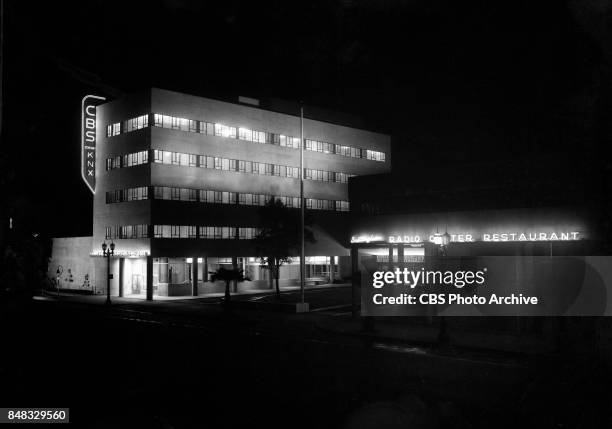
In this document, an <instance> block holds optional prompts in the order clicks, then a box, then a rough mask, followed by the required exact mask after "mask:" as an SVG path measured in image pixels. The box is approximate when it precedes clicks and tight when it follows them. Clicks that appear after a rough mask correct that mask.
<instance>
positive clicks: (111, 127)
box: [106, 122, 121, 137]
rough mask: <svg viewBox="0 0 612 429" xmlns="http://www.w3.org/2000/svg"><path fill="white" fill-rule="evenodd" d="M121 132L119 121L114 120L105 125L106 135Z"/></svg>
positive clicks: (109, 135)
mask: <svg viewBox="0 0 612 429" xmlns="http://www.w3.org/2000/svg"><path fill="white" fill-rule="evenodd" d="M120 133H121V122H116V123H114V124H111V125H109V126H107V127H106V137H113V136H117V135H119V134H120Z"/></svg>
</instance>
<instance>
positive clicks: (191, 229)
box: [187, 226, 197, 238]
mask: <svg viewBox="0 0 612 429" xmlns="http://www.w3.org/2000/svg"><path fill="white" fill-rule="evenodd" d="M187 236H188V237H189V238H197V228H196V227H195V226H188V227H187Z"/></svg>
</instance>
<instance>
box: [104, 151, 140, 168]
mask: <svg viewBox="0 0 612 429" xmlns="http://www.w3.org/2000/svg"><path fill="white" fill-rule="evenodd" d="M148 162H149V151H146V150H143V151H140V152H134V153H128V154H125V155H117V156H115V157H113V158H107V159H106V171H108V170H114V169H115V168H124V167H133V166H135V165H140V164H146V163H148Z"/></svg>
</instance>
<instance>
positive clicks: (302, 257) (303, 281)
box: [300, 102, 306, 304]
mask: <svg viewBox="0 0 612 429" xmlns="http://www.w3.org/2000/svg"><path fill="white" fill-rule="evenodd" d="M305 205H306V201H305V200H304V105H303V103H301V102H300V297H301V300H300V302H301V303H302V304H304V286H305V284H306V261H305V251H304V213H305V207H304V206H305Z"/></svg>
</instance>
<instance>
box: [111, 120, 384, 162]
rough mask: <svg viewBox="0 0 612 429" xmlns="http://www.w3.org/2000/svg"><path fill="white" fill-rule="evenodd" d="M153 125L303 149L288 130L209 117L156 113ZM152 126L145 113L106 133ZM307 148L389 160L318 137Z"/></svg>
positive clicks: (380, 153) (371, 152) (354, 156)
mask: <svg viewBox="0 0 612 429" xmlns="http://www.w3.org/2000/svg"><path fill="white" fill-rule="evenodd" d="M153 125H154V126H156V127H162V128H168V129H172V130H179V131H186V132H191V133H201V134H208V135H213V136H218V137H226V138H232V139H239V140H244V141H250V142H256V143H264V144H266V143H267V144H274V145H278V146H283V147H290V148H295V149H299V147H300V139H299V138H298V137H292V136H286V135H284V134H277V133H269V132H266V131H257V130H251V129H248V128H243V127H231V126H228V125H223V124H216V123H212V122H206V121H197V120H193V119H186V118H178V117H176V116H168V115H161V114H158V113H155V114H154V115H153ZM148 126H149V117H148V115H141V116H138V117H136V118H133V119H129V120H127V121H124V122H123V130H122V129H121V123H120V122H117V123H114V124H110V125H108V126H107V130H106V136H107V137H112V136H116V135H118V134H120V133H121V132H124V133H126V132H130V131H133V130H138V129H141V128H144V127H148ZM304 148H305V149H306V150H310V151H314V152H322V153H329V154H336V155H342V156H347V157H352V158H365V159H370V160H373V161H381V162H385V153H384V152H379V151H375V150H368V149H361V148H356V147H352V146H343V145H339V144H334V143H328V142H322V141H318V140H311V139H305V145H304Z"/></svg>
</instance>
